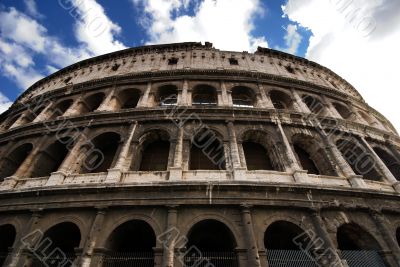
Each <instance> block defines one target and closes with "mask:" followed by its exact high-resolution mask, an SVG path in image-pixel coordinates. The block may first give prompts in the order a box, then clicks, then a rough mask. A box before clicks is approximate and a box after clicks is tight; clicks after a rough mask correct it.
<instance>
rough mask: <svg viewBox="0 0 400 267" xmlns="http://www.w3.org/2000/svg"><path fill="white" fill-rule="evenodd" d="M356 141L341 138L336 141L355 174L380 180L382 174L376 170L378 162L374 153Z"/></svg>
mask: <svg viewBox="0 0 400 267" xmlns="http://www.w3.org/2000/svg"><path fill="white" fill-rule="evenodd" d="M355 142H356V140H355V141H350V140H343V139H341V140H339V141H337V142H336V146H337V147H338V149H339V150H340V152H341V153H342V155H343V157H344V158H345V159H346V161H347V163H348V164H349V165H350V166H351V168H352V169H353V171H354V173H355V174H357V175H361V176H363V177H364V178H365V179H368V180H372V181H380V180H381V178H382V176H381V174H380V173H379V172H378V171H377V170H376V166H375V165H376V162H375V160H374V159H373V157H372V155H371V154H370V153H368V152H367V151H366V150H365V149H363V148H362V147H361V146H360V145H357V144H356V143H355Z"/></svg>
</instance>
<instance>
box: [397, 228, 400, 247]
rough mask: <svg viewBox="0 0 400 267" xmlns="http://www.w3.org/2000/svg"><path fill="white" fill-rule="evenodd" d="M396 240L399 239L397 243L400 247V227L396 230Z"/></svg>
mask: <svg viewBox="0 0 400 267" xmlns="http://www.w3.org/2000/svg"><path fill="white" fill-rule="evenodd" d="M396 240H397V244H398V245H399V247H400V227H399V228H397V230H396Z"/></svg>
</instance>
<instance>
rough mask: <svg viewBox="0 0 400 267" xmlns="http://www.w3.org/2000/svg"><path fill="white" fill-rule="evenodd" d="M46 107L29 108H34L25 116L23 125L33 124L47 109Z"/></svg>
mask: <svg viewBox="0 0 400 267" xmlns="http://www.w3.org/2000/svg"><path fill="white" fill-rule="evenodd" d="M32 107H33V108H32ZM45 107H46V106H45V105H43V104H42V105H39V106H33V105H32V106H29V108H32V109H30V110H29V111H28V113H27V114H25V116H24V117H23V121H22V122H21V125H22V124H27V123H31V122H33V121H34V120H35V119H36V117H37V116H39V115H40V113H42V111H43V110H44V109H45Z"/></svg>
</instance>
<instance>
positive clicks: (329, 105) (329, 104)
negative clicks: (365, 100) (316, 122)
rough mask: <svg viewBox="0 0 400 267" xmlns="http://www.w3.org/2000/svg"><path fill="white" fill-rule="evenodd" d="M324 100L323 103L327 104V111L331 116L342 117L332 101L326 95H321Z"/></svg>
mask: <svg viewBox="0 0 400 267" xmlns="http://www.w3.org/2000/svg"><path fill="white" fill-rule="evenodd" d="M321 97H322V100H323V101H324V103H323V104H325V107H326V109H325V110H326V111H327V113H328V115H329V116H331V117H332V118H340V119H341V118H342V116H341V115H340V114H339V112H338V111H337V110H336V108H335V107H334V106H333V104H332V102H331V101H329V100H328V99H327V97H326V96H325V95H321Z"/></svg>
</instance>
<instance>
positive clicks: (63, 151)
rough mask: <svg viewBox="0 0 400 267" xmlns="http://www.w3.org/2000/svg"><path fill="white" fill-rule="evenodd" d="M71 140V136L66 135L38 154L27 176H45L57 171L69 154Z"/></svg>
mask: <svg viewBox="0 0 400 267" xmlns="http://www.w3.org/2000/svg"><path fill="white" fill-rule="evenodd" d="M71 142H72V141H71V138H68V137H66V138H61V139H60V140H57V141H56V142H54V143H53V144H51V145H49V146H48V147H47V148H46V149H45V150H43V151H42V152H41V153H40V154H39V155H38V159H37V160H36V161H35V165H34V167H33V169H32V171H31V173H28V174H26V176H27V177H45V176H50V174H51V173H52V172H55V171H57V170H58V168H59V167H60V165H61V163H62V162H63V161H64V159H65V157H66V156H67V154H68V148H67V146H68V145H69V144H70V143H71Z"/></svg>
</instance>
